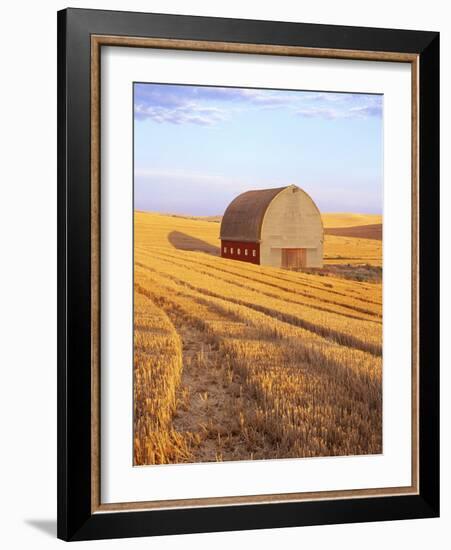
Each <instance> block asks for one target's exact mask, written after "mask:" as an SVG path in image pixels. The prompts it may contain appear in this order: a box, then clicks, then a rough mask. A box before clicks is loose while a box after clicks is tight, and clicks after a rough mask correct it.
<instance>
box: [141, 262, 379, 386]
mask: <svg viewBox="0 0 451 550" xmlns="http://www.w3.org/2000/svg"><path fill="white" fill-rule="evenodd" d="M137 273H139V280H140V281H141V284H143V285H144V286H145V287H149V288H152V289H158V292H157V294H158V293H159V294H160V295H173V294H178V295H183V296H184V297H185V298H189V299H191V300H193V301H195V302H198V303H202V304H204V305H206V306H211V307H212V308H213V309H214V310H215V311H216V310H220V311H221V312H223V313H226V314H227V315H228V316H231V317H233V318H236V319H239V320H240V321H241V322H243V323H246V324H248V325H249V324H250V325H253V326H255V327H256V328H258V330H259V332H261V333H262V334H265V335H266V336H268V337H271V338H274V337H277V338H279V339H281V340H283V339H288V340H289V341H290V342H291V340H295V341H296V346H297V349H298V350H300V349H302V350H303V353H304V355H303V359H304V360H306V361H308V362H310V363H315V362H318V364H324V363H327V365H329V366H330V367H331V368H332V367H333V368H334V369H338V370H340V369H342V368H345V369H350V370H351V371H352V372H353V374H354V375H355V376H356V377H357V378H358V379H360V380H364V379H365V380H366V379H367V378H368V379H371V380H372V381H373V382H375V383H376V384H379V383H380V382H381V358H380V357H376V356H374V355H372V354H370V353H368V352H364V351H361V350H359V349H354V348H351V347H348V346H343V345H340V344H338V343H336V342H333V341H331V340H329V339H327V338H325V337H323V336H320V335H319V334H317V333H316V332H311V331H308V330H306V329H303V328H301V327H297V326H293V325H291V324H289V323H286V322H284V321H281V320H279V319H276V318H274V317H272V316H269V315H267V314H265V313H262V312H258V311H255V310H253V309H251V308H249V307H247V306H244V305H241V304H237V303H235V302H233V301H229V300H226V299H223V298H218V297H213V296H205V294H204V293H202V292H199V291H196V290H193V289H192V288H190V287H189V286H188V285H183V284H182V285H180V284H178V283H177V282H174V281H173V280H171V279H167V278H165V277H164V276H161V275H160V274H158V273H156V272H153V273H152V272H149V271H147V270H144V269H142V268H138V270H137ZM146 285H147V286H146ZM155 292H156V291H155Z"/></svg>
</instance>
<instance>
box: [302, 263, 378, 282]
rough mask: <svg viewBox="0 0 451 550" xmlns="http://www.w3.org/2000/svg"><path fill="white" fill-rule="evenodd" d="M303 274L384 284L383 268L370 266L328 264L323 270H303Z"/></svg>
mask: <svg viewBox="0 0 451 550" xmlns="http://www.w3.org/2000/svg"><path fill="white" fill-rule="evenodd" d="M302 272H303V273H313V274H315V275H320V276H321V275H322V276H327V275H331V276H333V277H341V278H343V279H350V280H353V281H359V282H362V283H380V282H382V267H379V266H376V265H369V264H364V265H358V264H326V265H324V267H322V268H309V269H303V270H302Z"/></svg>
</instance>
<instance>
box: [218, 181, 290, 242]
mask: <svg viewBox="0 0 451 550" xmlns="http://www.w3.org/2000/svg"><path fill="white" fill-rule="evenodd" d="M286 188H287V187H276V188H275V189H259V190H256V191H246V192H245V193H242V194H241V195H238V197H236V198H235V199H233V201H232V202H231V203H230V204H229V206H228V207H227V209H226V211H225V212H224V216H223V217H222V221H221V232H220V235H221V239H226V240H232V241H233V240H236V241H250V242H254V241H259V240H260V235H261V228H262V223H263V217H264V215H265V212H266V210H267V208H268V206H269V204H270V203H271V201H272V200H273V199H274V197H276V195H278V194H279V193H280V192H281V191H283V190H284V189H286Z"/></svg>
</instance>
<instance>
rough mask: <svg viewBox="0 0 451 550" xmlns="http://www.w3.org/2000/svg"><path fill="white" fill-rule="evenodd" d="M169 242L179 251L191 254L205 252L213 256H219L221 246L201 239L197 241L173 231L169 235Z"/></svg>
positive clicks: (194, 238)
mask: <svg viewBox="0 0 451 550" xmlns="http://www.w3.org/2000/svg"><path fill="white" fill-rule="evenodd" d="M168 241H169V242H170V243H171V244H172V246H173V247H174V248H178V249H179V250H190V251H191V252H205V254H211V255H212V256H219V252H220V248H219V246H214V245H213V244H210V243H207V242H206V241H203V240H201V239H197V238H196V237H193V236H191V235H187V234H186V233H182V232H180V231H171V232H170V233H169V235H168Z"/></svg>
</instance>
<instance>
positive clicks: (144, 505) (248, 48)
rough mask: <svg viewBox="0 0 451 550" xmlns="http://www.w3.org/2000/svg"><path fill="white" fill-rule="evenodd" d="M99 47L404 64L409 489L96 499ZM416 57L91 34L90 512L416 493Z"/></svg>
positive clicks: (395, 53)
mask: <svg viewBox="0 0 451 550" xmlns="http://www.w3.org/2000/svg"><path fill="white" fill-rule="evenodd" d="M102 46H115V47H132V48H154V49H155V48H158V49H169V50H192V51H208V52H229V53H243V54H259V55H279V56H295V57H315V58H332V59H357V60H371V61H383V62H398V63H399V62H401V63H409V64H410V65H411V71H412V88H411V89H412V118H411V120H412V281H413V286H412V306H413V311H414V312H416V314H415V315H413V317H412V483H411V485H410V486H409V487H387V488H383V489H372V488H368V489H358V490H342V491H320V492H308V493H307V492H306V493H286V494H268V495H249V496H240V497H238V496H237V497H217V498H199V499H182V500H163V501H147V502H122V503H114V504H102V503H101V499H100V297H99V294H100V200H101V192H100V188H101V185H100V146H101V145H100V81H101V62H100V54H101V47H102ZM419 78H420V74H419V56H418V54H413V53H402V52H382V51H380V52H375V51H361V50H343V49H337V50H335V49H328V48H306V47H296V46H277V45H272V46H270V45H263V44H247V43H246V44H245V43H230V42H211V41H194V40H179V39H162V38H145V37H140V38H137V37H127V36H113V35H92V36H91V250H92V257H91V292H92V297H93V298H92V305H91V327H92V356H91V369H92V371H91V372H92V374H91V376H92V402H91V411H92V428H91V449H92V450H91V453H92V458H91V468H92V469H91V479H92V482H91V511H92V513H93V514H94V513H107V512H114V511H116V512H125V511H131V510H154V509H160V510H164V509H171V508H193V507H206V506H227V505H231V504H237V505H246V504H264V503H277V502H309V501H315V500H337V499H342V498H347V499H349V498H352V499H356V498H365V497H384V496H385V497H386V496H397V495H418V494H419V433H418V431H419V418H418V417H419V392H418V384H419V327H418V311H419V310H418V307H419V296H418V277H419V233H418V225H419V221H418V217H419V207H418V200H419V187H418V186H419V179H418V178H419V136H418V132H419V126H418V124H419V101H418V93H419Z"/></svg>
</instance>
